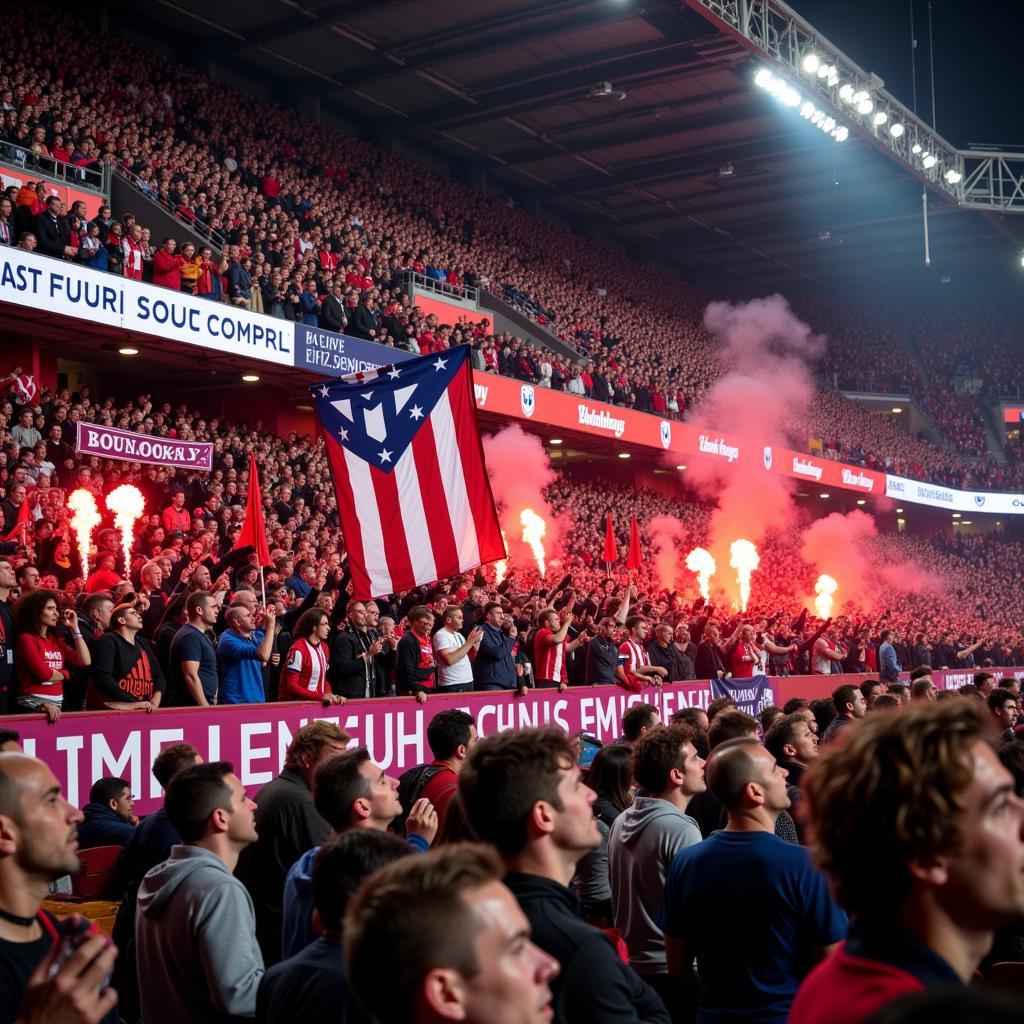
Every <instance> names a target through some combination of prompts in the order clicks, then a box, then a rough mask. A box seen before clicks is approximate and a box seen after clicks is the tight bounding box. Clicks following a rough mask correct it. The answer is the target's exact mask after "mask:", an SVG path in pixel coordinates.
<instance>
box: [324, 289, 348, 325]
mask: <svg viewBox="0 0 1024 1024" xmlns="http://www.w3.org/2000/svg"><path fill="white" fill-rule="evenodd" d="M347 323H348V317H346V316H345V306H344V303H342V301H341V299H339V298H336V297H335V296H333V295H328V296H327V298H326V299H324V304H323V306H321V308H320V326H321V327H322V328H323V329H324V330H325V331H337V332H338V333H339V334H341V333H343V332H344V330H345V325H346V324H347Z"/></svg>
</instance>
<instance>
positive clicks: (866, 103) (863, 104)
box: [857, 99, 875, 117]
mask: <svg viewBox="0 0 1024 1024" xmlns="http://www.w3.org/2000/svg"><path fill="white" fill-rule="evenodd" d="M874 109H875V105H874V103H872V102H871V100H867V99H865V100H861V101H860V103H858V104H857V113H858V114H864V115H865V117H866V116H867V115H868V114H870V113H871V111H872V110H874Z"/></svg>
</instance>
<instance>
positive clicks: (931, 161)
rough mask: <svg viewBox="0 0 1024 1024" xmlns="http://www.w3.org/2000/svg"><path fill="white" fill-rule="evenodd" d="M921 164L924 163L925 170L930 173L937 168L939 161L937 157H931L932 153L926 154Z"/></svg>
mask: <svg viewBox="0 0 1024 1024" xmlns="http://www.w3.org/2000/svg"><path fill="white" fill-rule="evenodd" d="M921 163H923V164H924V166H925V168H926V169H927V170H929V171H930V170H931V169H932V168H933V167H934V166H935V164H936V163H937V161H936V159H935V157H933V156H932V155H931V153H925V155H924V159H923V160H922V161H921Z"/></svg>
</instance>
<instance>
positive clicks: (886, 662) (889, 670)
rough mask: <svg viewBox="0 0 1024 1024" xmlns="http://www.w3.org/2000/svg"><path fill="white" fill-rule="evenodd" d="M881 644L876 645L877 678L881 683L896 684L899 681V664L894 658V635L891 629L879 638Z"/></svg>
mask: <svg viewBox="0 0 1024 1024" xmlns="http://www.w3.org/2000/svg"><path fill="white" fill-rule="evenodd" d="M879 640H880V641H881V643H880V644H879V645H878V678H879V679H881V681H882V682H883V683H898V682H899V681H900V663H899V661H898V660H897V658H896V647H895V646H894V644H895V642H896V634H895V633H894V632H893V631H892V630H891V629H886V630H884V631H883V632H882V635H881V636H880V637H879Z"/></svg>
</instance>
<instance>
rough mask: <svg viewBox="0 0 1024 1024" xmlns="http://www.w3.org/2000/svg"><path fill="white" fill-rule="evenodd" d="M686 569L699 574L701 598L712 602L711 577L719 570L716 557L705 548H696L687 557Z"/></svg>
mask: <svg viewBox="0 0 1024 1024" xmlns="http://www.w3.org/2000/svg"><path fill="white" fill-rule="evenodd" d="M686 568H687V569H689V570H690V572H692V573H696V574H697V586H698V587H700V593H701V597H703V598H704V600H705V601H710V600H711V577H712V576H714V575H715V570H716V569H717V568H718V565H717V564H716V563H715V559H714V556H713V555H712V554H711V552H710V551H708V550H706V549H705V548H694V549H693V550H692V551H691V552H690V553H689V554H688V555H687V556H686Z"/></svg>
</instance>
